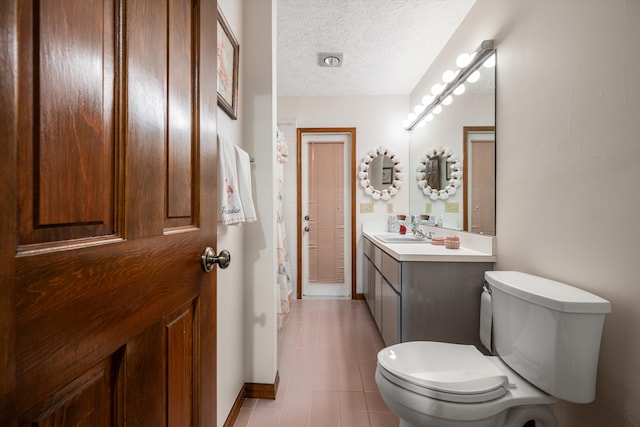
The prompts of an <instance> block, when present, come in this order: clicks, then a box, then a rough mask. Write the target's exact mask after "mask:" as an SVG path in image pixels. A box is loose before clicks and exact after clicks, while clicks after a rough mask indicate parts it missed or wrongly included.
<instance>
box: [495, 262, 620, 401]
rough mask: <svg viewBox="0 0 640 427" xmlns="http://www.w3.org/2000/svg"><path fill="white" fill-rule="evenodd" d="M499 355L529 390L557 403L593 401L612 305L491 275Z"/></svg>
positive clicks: (506, 274)
mask: <svg viewBox="0 0 640 427" xmlns="http://www.w3.org/2000/svg"><path fill="white" fill-rule="evenodd" d="M485 279H486V281H487V283H488V284H489V286H490V288H491V307H492V310H493V340H494V348H495V351H496V353H497V354H498V355H499V356H500V358H501V359H502V360H504V362H505V363H506V364H507V365H509V366H510V367H511V368H512V369H513V370H514V371H516V372H517V373H518V374H520V375H521V376H522V377H523V378H525V379H526V380H527V381H528V382H530V383H531V384H533V385H535V386H537V387H538V388H540V389H542V390H544V391H545V392H547V393H549V394H550V395H552V396H555V397H557V398H559V399H563V400H568V401H570V402H576V403H589V402H591V401H593V400H594V399H595V391H596V372H597V367H598V355H599V352H600V338H601V336H602V326H603V324H604V316H605V314H606V313H609V312H611V304H610V303H609V301H607V300H605V299H602V298H600V297H598V296H596V295H594V294H592V293H589V292H587V291H584V290H582V289H578V288H576V287H573V286H570V285H567V284H565V283H561V282H556V281H553V280H549V279H544V278H542V277H537V276H532V275H529V274H525V273H520V272H517V271H487V272H485Z"/></svg>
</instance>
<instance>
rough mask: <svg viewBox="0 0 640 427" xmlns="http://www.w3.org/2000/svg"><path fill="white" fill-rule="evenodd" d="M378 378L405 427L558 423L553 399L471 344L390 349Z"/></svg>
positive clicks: (409, 344) (380, 356) (405, 345)
mask: <svg viewBox="0 0 640 427" xmlns="http://www.w3.org/2000/svg"><path fill="white" fill-rule="evenodd" d="M375 379H376V384H377V385H378V389H379V390H380V394H381V396H382V398H383V400H384V401H385V403H386V404H387V406H388V407H389V409H391V410H392V411H393V412H394V413H395V414H396V415H398V417H399V418H400V420H401V421H400V426H401V427H418V426H420V427H423V426H424V427H428V426H438V427H463V426H465V427H471V426H473V427H522V426H524V425H525V424H526V423H527V422H529V424H526V425H527V427H533V426H535V427H555V426H556V425H557V424H556V421H555V417H554V415H553V412H552V411H551V408H552V406H553V404H554V403H555V402H556V399H555V398H554V397H552V396H550V395H548V394H546V393H544V392H543V391H541V390H539V389H537V388H536V387H534V386H532V385H530V384H529V383H528V382H527V381H525V380H524V379H522V378H521V377H520V376H519V375H518V374H516V373H515V372H514V371H513V370H511V369H510V368H509V367H508V366H507V365H506V364H505V363H504V362H502V360H500V358H499V357H497V356H485V355H483V354H482V353H480V351H478V350H477V349H476V348H475V347H474V346H472V345H460V344H448V343H441V342H431V341H413V342H405V343H402V344H396V345H393V346H390V347H387V348H385V349H383V350H382V351H380V352H379V353H378V365H377V369H376V374H375ZM531 422H533V423H531Z"/></svg>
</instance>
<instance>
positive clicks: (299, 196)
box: [296, 128, 357, 299]
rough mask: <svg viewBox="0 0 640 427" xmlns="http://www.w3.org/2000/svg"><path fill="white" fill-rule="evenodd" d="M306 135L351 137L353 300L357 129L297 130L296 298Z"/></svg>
mask: <svg viewBox="0 0 640 427" xmlns="http://www.w3.org/2000/svg"><path fill="white" fill-rule="evenodd" d="M305 133H342V134H348V135H349V136H350V137H351V154H350V156H351V158H350V161H349V163H350V164H351V171H350V174H351V175H350V176H351V186H350V190H351V195H350V198H351V299H357V298H356V268H355V262H356V215H355V212H356V199H355V193H356V178H355V176H356V163H355V162H356V128H297V129H296V135H297V150H298V154H297V171H296V175H297V186H298V191H297V202H296V203H297V214H296V219H297V224H296V227H297V245H298V254H297V257H296V258H297V280H296V298H297V299H302V220H301V218H302V136H303V134H305Z"/></svg>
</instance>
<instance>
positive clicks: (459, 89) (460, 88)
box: [453, 84, 466, 95]
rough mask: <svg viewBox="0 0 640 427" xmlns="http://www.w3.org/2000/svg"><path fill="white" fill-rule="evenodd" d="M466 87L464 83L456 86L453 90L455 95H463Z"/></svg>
mask: <svg viewBox="0 0 640 427" xmlns="http://www.w3.org/2000/svg"><path fill="white" fill-rule="evenodd" d="M465 89H466V87H464V85H463V84H461V85H460V86H458V87H457V88H455V89H454V90H453V93H454V95H462V94H463V93H464V91H465Z"/></svg>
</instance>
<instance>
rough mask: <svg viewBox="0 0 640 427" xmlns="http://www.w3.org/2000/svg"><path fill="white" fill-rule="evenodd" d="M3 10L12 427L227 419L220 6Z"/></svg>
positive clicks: (7, 417) (116, 2)
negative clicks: (219, 188) (218, 405)
mask: <svg viewBox="0 0 640 427" xmlns="http://www.w3.org/2000/svg"><path fill="white" fill-rule="evenodd" d="M54 3H55V4H54ZM0 13H1V14H2V15H1V16H0V20H1V22H2V24H3V26H2V29H1V30H0V31H2V33H0V37H1V39H2V40H14V41H15V43H6V44H3V49H8V52H6V55H5V50H3V55H2V56H3V58H4V57H6V58H9V59H10V60H11V61H13V63H10V64H9V65H7V63H5V62H2V64H1V65H2V74H4V72H5V71H6V70H9V71H11V73H12V75H13V76H18V77H16V78H8V77H5V76H3V77H0V84H1V85H2V86H1V87H0V89H1V91H2V92H1V93H2V96H1V98H3V101H2V103H0V106H1V107H2V111H1V113H2V114H0V116H2V117H6V118H8V119H7V120H4V119H3V120H1V121H0V133H1V134H3V135H6V136H7V142H6V145H7V146H8V147H7V150H6V153H7V155H6V156H4V157H0V170H2V171H5V173H4V174H3V178H6V187H5V189H4V190H2V191H1V192H0V204H1V206H2V209H3V215H4V214H5V213H6V218H5V219H3V220H2V221H0V227H2V228H0V235H2V236H6V237H3V240H2V247H3V249H2V252H0V254H1V256H2V267H1V268H0V273H1V276H0V277H1V278H2V284H1V285H2V286H0V289H1V290H0V308H6V309H7V310H8V313H4V314H2V315H0V316H1V317H2V318H1V319H0V320H2V321H4V320H6V321H7V322H6V323H4V322H3V326H2V327H0V345H1V346H2V348H0V354H1V355H2V356H1V357H0V363H2V366H1V367H0V369H2V371H3V372H8V373H9V374H8V375H7V376H6V378H7V379H3V380H1V381H0V399H2V400H1V401H0V425H4V424H5V423H10V422H12V421H13V422H15V421H17V422H18V423H19V425H37V426H67V425H74V426H75V425H88V426H98V425H123V424H128V425H135V426H161V425H175V426H189V425H203V426H204V425H213V424H214V423H215V400H216V396H215V366H216V364H215V330H216V327H215V306H216V299H215V274H209V275H206V274H205V273H203V272H202V271H201V269H200V253H201V251H202V250H203V249H204V247H205V246H215V230H216V224H215V215H212V213H213V212H215V197H216V171H215V169H212V167H211V165H215V164H216V161H215V160H216V159H215V156H216V151H215V147H216V144H215V140H216V139H215V115H216V97H215V96H214V95H215V93H216V92H215V84H216V83H215V79H202V80H200V81H197V80H196V77H197V76H205V75H210V76H215V75H216V73H215V67H216V58H215V56H214V50H213V49H210V46H215V37H216V33H215V26H210V25H209V26H207V25H206V24H205V25H203V26H202V27H201V26H200V22H204V23H208V22H215V20H216V1H215V0H212V1H204V0H203V1H197V0H193V1H191V0H128V1H126V2H124V1H122V0H60V1H56V2H53V3H52V2H48V1H38V0H33V1H22V0H13V1H7V2H3V4H2V6H0ZM208 27H213V30H212V29H209V28H208ZM201 39H204V40H207V43H206V44H204V43H203V44H201V43H200V40H201ZM203 45H206V46H203ZM198 49H200V51H198ZM3 61H4V59H3ZM211 80H213V81H211ZM12 207H15V209H13V208H12ZM5 244H9V245H10V250H5V248H6V246H5ZM201 360H203V361H204V363H201V362H200V361H201Z"/></svg>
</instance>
